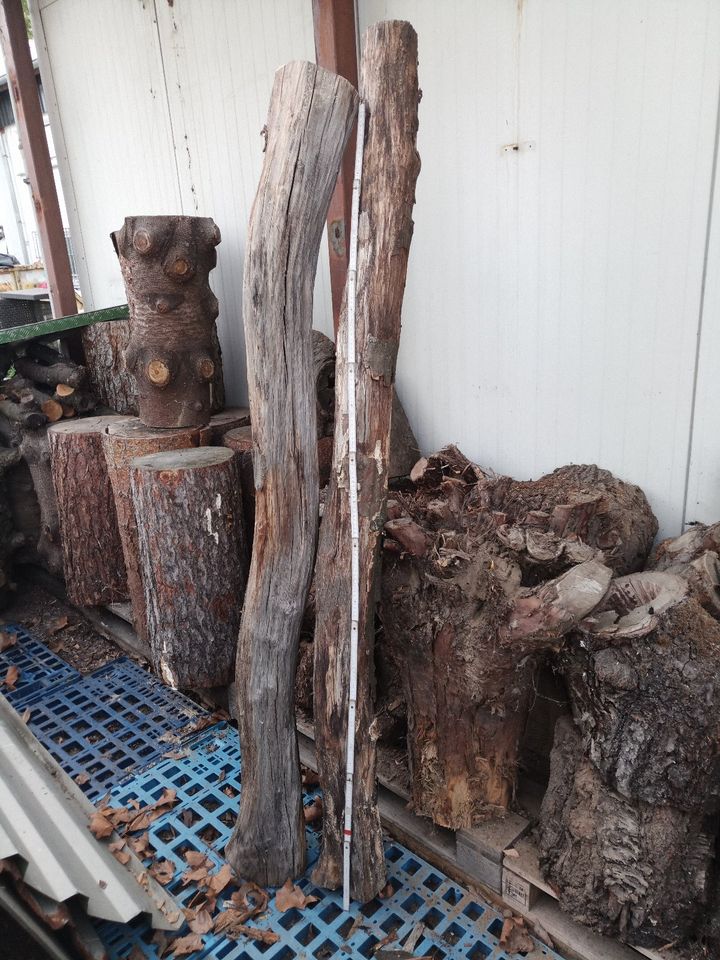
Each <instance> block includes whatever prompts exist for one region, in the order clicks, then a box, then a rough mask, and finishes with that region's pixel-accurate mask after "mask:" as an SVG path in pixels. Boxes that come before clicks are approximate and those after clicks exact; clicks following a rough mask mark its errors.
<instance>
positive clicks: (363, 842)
mask: <svg viewBox="0 0 720 960" xmlns="http://www.w3.org/2000/svg"><path fill="white" fill-rule="evenodd" d="M361 95H362V97H363V99H364V100H365V102H366V103H367V107H368V111H369V120H368V131H367V143H366V146H365V160H364V167H363V189H362V195H361V201H360V223H361V228H360V238H359V245H358V268H357V273H358V283H357V290H358V294H357V302H356V324H357V328H356V338H355V342H356V350H357V356H358V360H359V362H358V364H357V374H356V390H355V396H356V406H357V447H358V456H357V471H358V488H359V514H360V617H359V629H358V633H359V637H360V640H359V649H358V696H357V722H356V744H355V789H354V795H353V819H354V824H353V842H352V885H351V886H352V896H353V898H354V899H356V900H360V901H361V902H363V903H364V902H366V901H368V900H370V899H371V898H372V897H373V896H375V894H376V893H377V892H378V891H379V890H380V889H381V888H382V887H383V886H384V884H385V861H384V856H383V847H382V834H381V830H380V816H379V814H378V810H377V804H376V783H375V741H374V739H373V736H372V733H371V725H372V721H373V716H374V702H373V686H374V667H373V650H374V633H375V608H376V605H377V574H378V566H379V551H380V537H381V535H382V528H383V522H384V517H385V504H386V496H387V478H388V464H389V455H390V424H391V414H392V403H393V392H394V387H393V383H394V380H395V358H396V355H397V349H398V344H399V342H400V312H401V307H402V297H403V290H404V288H405V274H406V270H407V262H408V254H409V250H410V240H411V238H412V231H413V221H412V209H413V205H414V203H415V182H416V180H417V176H418V173H419V172H420V158H419V156H418V153H417V150H416V148H415V141H416V136H417V128H418V102H419V99H420V93H419V88H418V75H417V34H416V33H415V31H414V30H413V28H412V27H411V26H410V24H409V23H405V22H402V21H390V22H383V23H378V24H376V25H375V26H373V27H372V28H371V29H370V30H368V32H367V33H366V35H365V43H364V47H363V58H362V64H361ZM390 143H392V149H391V150H390V149H388V144H390ZM337 350H338V352H337V371H336V376H337V388H336V393H335V396H336V414H335V449H334V456H333V470H332V471H331V475H330V487H329V491H328V498H327V503H326V507H325V512H324V516H323V522H322V525H321V529H320V544H319V548H318V558H317V566H316V572H315V585H316V586H315V589H316V609H317V617H316V624H317V626H316V629H315V736H316V742H317V745H318V751H317V755H318V763H319V771H320V782H321V784H322V786H323V802H324V804H325V816H324V822H323V849H322V853H321V856H320V860H319V862H318V866H317V867H316V869H315V873H314V880H315V882H316V883H318V884H320V885H321V886H325V887H330V888H335V887H338V886H339V885H340V884H341V883H342V859H343V853H342V850H343V824H342V817H343V807H344V796H345V738H346V730H347V709H348V706H347V697H348V668H347V664H348V658H349V637H350V607H351V593H350V509H349V504H348V482H349V481H348V468H347V462H348V434H347V430H348V427H347V422H348V404H347V381H348V367H347V311H346V309H345V308H343V311H342V313H341V316H340V328H339V331H338V345H337Z"/></svg>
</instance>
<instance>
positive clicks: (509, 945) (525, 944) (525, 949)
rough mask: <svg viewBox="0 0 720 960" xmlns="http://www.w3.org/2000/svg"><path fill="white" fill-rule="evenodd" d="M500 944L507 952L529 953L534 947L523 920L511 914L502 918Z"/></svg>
mask: <svg viewBox="0 0 720 960" xmlns="http://www.w3.org/2000/svg"><path fill="white" fill-rule="evenodd" d="M500 945H501V946H503V947H504V948H505V952H506V953H509V954H516V953H530V951H531V950H533V949H534V948H535V944H534V943H533V940H532V938H531V937H530V936H529V934H528V932H527V930H526V929H525V921H524V920H523V919H522V918H521V917H512V916H511V917H506V918H505V920H503V925H502V932H501V934H500Z"/></svg>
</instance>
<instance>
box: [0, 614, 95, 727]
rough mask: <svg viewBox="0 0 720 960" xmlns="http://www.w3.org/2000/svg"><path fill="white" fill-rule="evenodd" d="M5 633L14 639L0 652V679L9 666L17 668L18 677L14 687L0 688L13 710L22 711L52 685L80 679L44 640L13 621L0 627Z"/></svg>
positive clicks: (76, 672)
mask: <svg viewBox="0 0 720 960" xmlns="http://www.w3.org/2000/svg"><path fill="white" fill-rule="evenodd" d="M0 629H1V630H3V631H4V632H5V633H14V634H15V636H16V637H17V642H16V643H15V644H14V646H12V647H8V648H7V650H4V651H3V652H2V653H0V680H4V679H5V674H6V673H7V671H8V668H9V667H13V666H14V667H17V668H18V670H19V671H20V677H19V678H18V681H17V684H16V686H15V689H14V690H8V689H7V688H6V687H1V688H0V690H1V691H2V693H3V694H4V695H5V697H7V699H8V701H9V702H10V703H11V704H12V705H13V707H15V709H16V710H24V709H25V707H26V705H27V704H28V702H29V701H30V700H32V699H34V698H36V697H38V696H42V695H43V693H44V692H46V691H48V690H51V689H52V688H54V687H57V686H60V685H62V684H64V683H67V682H68V681H71V680H77V679H79V678H80V674H79V673H78V671H77V670H75V669H74V667H71V666H70V664H69V663H65V661H64V660H61V659H60V657H58V656H57V654H55V653H53V652H52V650H49V649H48V647H46V646H45V644H44V643H41V642H40V641H39V640H36V639H35V637H33V636H32V634H30V633H28V632H27V630H25V629H24V628H23V627H21V626H20V625H19V624H17V623H10V624H4V625H3V626H2V627H0Z"/></svg>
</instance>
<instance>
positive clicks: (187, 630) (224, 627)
mask: <svg viewBox="0 0 720 960" xmlns="http://www.w3.org/2000/svg"><path fill="white" fill-rule="evenodd" d="M131 486H132V493H133V505H134V509H135V519H136V522H137V529H138V544H139V549H140V565H141V569H142V579H143V584H144V587H145V609H146V612H147V623H148V635H149V639H150V647H151V650H152V655H153V662H154V665H155V669H156V670H157V672H158V674H159V675H160V676H161V677H162V678H163V680H164V681H165V682H166V683H167V684H169V685H170V686H171V687H176V688H177V687H183V688H187V687H214V686H225V685H227V684H229V683H231V682H232V679H233V670H234V666H235V655H236V651H237V632H238V627H239V625H240V611H241V610H242V604H243V598H244V595H245V582H246V577H247V566H246V562H245V545H244V542H243V539H244V533H243V518H242V503H241V498H240V476H239V471H238V463H237V456H236V455H234V454H233V452H232V450H227V449H224V448H222V447H199V448H197V449H189V450H174V451H171V452H169V453H155V454H151V455H150V456H145V457H139V458H137V459H135V460H133V461H132V464H131Z"/></svg>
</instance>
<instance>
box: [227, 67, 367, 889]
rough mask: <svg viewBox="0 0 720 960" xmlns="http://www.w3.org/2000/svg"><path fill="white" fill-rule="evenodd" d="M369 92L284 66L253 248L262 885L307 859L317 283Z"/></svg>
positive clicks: (254, 731) (255, 718) (256, 789)
mask: <svg viewBox="0 0 720 960" xmlns="http://www.w3.org/2000/svg"><path fill="white" fill-rule="evenodd" d="M357 102H358V98H357V93H356V91H355V90H354V89H353V87H352V86H351V85H350V84H349V83H348V82H347V81H346V80H343V79H342V78H341V77H338V76H336V75H334V74H331V73H329V72H328V71H327V70H323V69H321V68H320V67H317V66H315V65H314V64H312V63H303V62H293V63H289V64H287V65H286V66H284V67H282V68H281V69H280V70H278V72H277V73H276V75H275V84H274V86H273V92H272V97H271V100H270V110H269V115H268V122H267V149H266V152H265V162H264V164H263V170H262V174H261V177H260V185H259V187H258V192H257V195H256V197H255V203H254V205H253V211H252V214H251V217H250V226H249V230H248V236H247V245H246V249H245V276H244V285H243V317H244V321H245V339H246V344H247V361H248V392H249V397H250V413H251V418H252V435H253V441H254V444H255V458H254V465H255V494H256V500H255V536H254V542H253V555H252V562H251V565H250V576H249V580H248V586H247V592H246V594H245V607H244V609H243V614H242V620H241V624H240V637H239V641H238V658H237V698H238V713H237V716H238V728H239V731H240V743H241V748H242V756H243V790H242V794H241V797H240V812H239V815H238V820H237V823H236V825H235V830H234V832H233V835H232V837H231V839H230V843H229V844H228V846H227V848H226V855H227V858H228V861H229V862H230V864H231V866H232V867H233V868H234V869H235V872H236V873H237V875H238V876H241V877H244V878H246V879H249V880H254V881H256V882H258V883H261V884H262V885H264V886H266V885H269V886H275V885H278V884H282V883H284V882H285V880H286V879H287V878H288V877H294V876H297V875H298V874H300V873H302V871H303V869H304V866H305V835H304V820H303V815H302V799H301V789H300V764H299V758H298V747H297V735H296V731H295V712H294V681H295V666H296V662H297V655H298V642H299V634H300V625H301V621H302V617H303V612H304V610H305V602H306V599H307V594H308V589H309V586H310V580H311V577H312V569H313V561H314V558H315V546H316V542H317V524H318V508H319V491H318V465H317V435H316V429H317V428H316V414H315V403H316V399H315V383H314V376H313V348H312V338H311V329H312V302H313V284H314V280H315V271H316V268H317V258H318V251H319V247H320V240H321V237H322V228H323V223H324V221H325V217H326V215H327V210H328V204H329V203H330V196H331V194H332V191H333V187H334V186H335V180H336V178H337V173H338V168H339V166H340V159H341V157H342V152H343V149H344V147H345V143H346V141H347V137H348V134H349V132H350V128H351V126H352V123H353V120H354V117H355V114H356V110H357Z"/></svg>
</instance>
